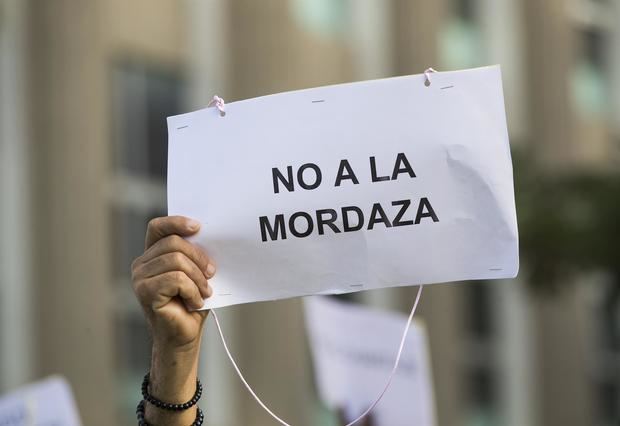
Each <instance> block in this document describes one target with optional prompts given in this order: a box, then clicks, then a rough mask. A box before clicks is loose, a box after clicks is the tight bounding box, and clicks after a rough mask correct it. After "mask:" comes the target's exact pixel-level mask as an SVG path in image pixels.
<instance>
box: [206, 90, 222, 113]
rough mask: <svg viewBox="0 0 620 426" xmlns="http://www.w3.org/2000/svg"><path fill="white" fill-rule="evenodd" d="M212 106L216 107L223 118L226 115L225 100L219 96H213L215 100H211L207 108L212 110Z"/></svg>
mask: <svg viewBox="0 0 620 426" xmlns="http://www.w3.org/2000/svg"><path fill="white" fill-rule="evenodd" d="M212 106H214V107H216V108H217V109H218V110H219V111H220V115H221V116H222V117H224V116H225V115H226V111H225V110H224V106H225V103H224V99H222V98H220V97H219V96H217V95H215V96H213V99H211V102H209V104H208V105H207V108H211V107H212Z"/></svg>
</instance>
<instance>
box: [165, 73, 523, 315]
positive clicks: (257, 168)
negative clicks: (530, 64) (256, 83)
mask: <svg viewBox="0 0 620 426" xmlns="http://www.w3.org/2000/svg"><path fill="white" fill-rule="evenodd" d="M431 80H432V84H431V85H430V86H428V87H427V86H425V84H424V81H425V79H424V76H423V75H414V76H406V77H397V78H389V79H384V80H374V81H364V82H359V83H351V84H343V85H337V86H328V87H319V88H315V89H309V90H301V91H296V92H288V93H282V94H277V95H271V96H265V97H260V98H256V99H249V100H245V101H239V102H232V103H230V104H227V105H226V115H225V116H223V117H222V116H220V114H219V112H218V110H217V109H216V108H206V109H203V110H199V111H195V112H191V113H188V114H182V115H178V116H174V117H170V118H169V119H168V128H169V152H168V213H169V214H170V215H184V216H189V217H192V218H195V219H197V220H199V221H200V222H201V223H202V228H201V231H200V233H199V235H198V236H197V237H195V238H194V241H195V242H196V243H198V244H199V245H201V246H202V247H203V248H204V249H205V250H206V251H207V252H208V253H209V255H210V256H211V257H212V258H213V259H214V260H215V263H216V264H217V267H218V273H217V275H216V277H214V278H213V279H212V281H211V284H212V286H213V288H214V295H213V296H212V297H211V298H210V299H208V300H206V301H205V305H204V308H205V309H208V308H217V307H221V306H228V305H234V304H239V303H248V302H255V301H262V300H273V299H281V298H287V297H294V296H301V295H311V294H334V293H346V292H351V291H359V290H365V289H373V288H381V287H391V286H409V285H415V284H430V283H437V282H448V281H460V280H469V279H495V278H509V277H514V276H515V275H516V274H517V271H518V264H519V261H518V237H517V222H516V213H515V203H514V190H513V179H512V163H511V157H510V148H509V144H508V132H507V127H506V116H505V111H504V100H503V92H502V83H501V73H500V69H499V67H498V66H493V67H486V68H478V69H473V70H465V71H456V72H442V73H435V74H432V77H431Z"/></svg>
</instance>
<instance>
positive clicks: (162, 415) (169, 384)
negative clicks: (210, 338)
mask: <svg viewBox="0 0 620 426" xmlns="http://www.w3.org/2000/svg"><path fill="white" fill-rule="evenodd" d="M199 355H200V342H197V343H196V344H193V345H191V346H189V347H185V348H171V347H169V346H167V345H163V344H157V343H154V344H153V352H152V359H151V374H150V385H149V393H150V394H151V395H152V396H153V397H155V398H157V399H159V400H161V401H164V402H169V403H173V404H182V403H185V402H187V401H189V400H190V399H192V397H193V396H194V393H195V392H196V377H197V375H198V358H199ZM196 410H197V405H195V406H193V407H191V408H189V409H187V410H184V411H167V410H162V409H160V408H157V407H155V406H153V405H151V404H148V403H147V404H146V416H145V417H146V421H147V422H148V423H149V424H150V425H154V426H160V425H166V426H188V425H191V424H192V423H193V422H194V420H195V419H196Z"/></svg>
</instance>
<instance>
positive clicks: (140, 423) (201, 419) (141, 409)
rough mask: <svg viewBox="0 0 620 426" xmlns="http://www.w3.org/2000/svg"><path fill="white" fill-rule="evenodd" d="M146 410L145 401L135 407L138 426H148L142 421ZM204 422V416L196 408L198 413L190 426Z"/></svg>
mask: <svg viewBox="0 0 620 426" xmlns="http://www.w3.org/2000/svg"><path fill="white" fill-rule="evenodd" d="M145 410H146V401H144V400H142V401H140V403H139V404H138V407H136V416H137V417H138V426H149V424H148V423H147V422H146V420H144V412H145ZM204 421H205V416H204V414H203V413H202V410H201V409H200V407H198V412H197V413H196V420H194V423H192V424H191V425H190V426H202V424H203V423H204Z"/></svg>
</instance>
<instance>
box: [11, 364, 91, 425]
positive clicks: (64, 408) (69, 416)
mask: <svg viewBox="0 0 620 426" xmlns="http://www.w3.org/2000/svg"><path fill="white" fill-rule="evenodd" d="M81 424H82V423H81V422H80V416H79V414H78V411H77V407H76V405H75V401H74V399H73V393H72V392H71V388H70V386H69V384H68V383H67V382H66V381H65V380H64V379H63V378H61V377H58V376H53V377H50V378H48V379H45V380H43V381H40V382H37V383H33V384H30V385H27V386H24V387H23V388H20V389H17V390H16V391H14V392H11V393H10V394H7V395H3V396H2V397H0V425H2V426H32V425H36V426H80V425H81Z"/></svg>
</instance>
